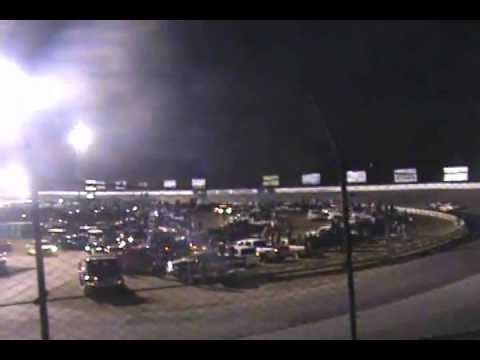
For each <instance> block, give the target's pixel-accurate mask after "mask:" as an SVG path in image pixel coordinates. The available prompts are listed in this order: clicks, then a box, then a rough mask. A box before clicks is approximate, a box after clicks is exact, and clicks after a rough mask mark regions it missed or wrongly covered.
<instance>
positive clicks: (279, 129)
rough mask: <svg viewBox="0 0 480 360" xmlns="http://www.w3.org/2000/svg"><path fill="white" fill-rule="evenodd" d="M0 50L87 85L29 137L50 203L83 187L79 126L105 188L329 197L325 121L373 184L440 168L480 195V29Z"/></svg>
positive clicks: (209, 29) (405, 25)
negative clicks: (264, 178)
mask: <svg viewBox="0 0 480 360" xmlns="http://www.w3.org/2000/svg"><path fill="white" fill-rule="evenodd" d="M0 47H1V49H2V53H3V54H4V55H6V56H9V57H10V58H13V59H15V60H16V61H17V62H18V63H19V64H21V65H22V66H23V67H24V68H25V69H26V70H27V71H29V72H32V73H41V72H42V71H45V70H46V69H47V70H49V71H54V70H55V69H59V70H58V71H65V73H68V74H75V76H74V77H73V79H75V80H70V81H75V82H77V81H78V84H79V85H81V89H82V90H81V93H80V95H79V97H78V99H77V100H76V101H75V103H74V104H73V105H72V104H69V105H68V106H63V107H60V108H58V109H53V110H52V111H51V112H50V113H48V114H45V116H44V117H43V118H42V119H41V120H38V121H37V122H36V126H37V127H38V131H37V134H41V135H40V136H38V139H37V140H36V143H35V145H36V146H38V148H39V149H41V150H39V151H38V159H39V163H41V164H42V174H43V177H44V181H45V183H48V184H49V185H48V186H47V187H51V188H54V187H57V188H58V187H61V186H64V185H65V186H66V184H71V183H74V182H75V181H76V176H77V175H76V174H77V173H78V172H77V168H78V166H80V165H79V164H80V161H79V160H78V159H76V158H75V155H74V153H73V152H72V150H71V149H69V148H68V145H67V144H66V143H65V141H63V140H62V139H63V138H64V137H65V133H66V131H68V128H70V127H71V126H72V124H73V123H74V122H75V121H74V120H75V119H79V118H81V119H83V120H84V121H85V122H86V123H88V124H89V125H90V126H92V128H94V129H95V132H96V134H97V135H96V142H95V144H94V146H92V148H91V149H90V151H89V152H88V156H87V157H86V158H85V159H82V160H81V166H83V170H82V171H83V173H84V174H87V176H88V177H94V178H103V179H106V180H114V179H128V180H131V181H141V180H147V181H150V182H151V183H158V184H160V183H161V180H162V179H165V178H176V179H177V180H178V181H179V183H180V185H181V186H182V187H189V181H190V178H191V177H193V176H205V177H206V178H207V180H208V183H209V186H210V187H230V186H234V187H244V186H245V187H252V186H258V185H259V184H260V178H261V175H262V174H268V173H277V174H280V175H281V183H282V185H299V184H300V175H301V173H302V172H321V173H322V178H323V180H324V182H325V183H327V184H333V183H335V181H336V177H335V171H336V169H335V163H334V158H333V155H332V151H331V148H330V146H329V142H328V139H327V137H326V134H325V129H324V127H323V120H325V121H327V122H328V123H329V125H330V127H331V128H332V130H333V132H334V134H335V135H336V136H337V137H338V139H339V142H340V143H341V144H342V146H343V148H344V151H345V156H346V158H347V162H348V164H349V167H350V168H352V169H367V170H368V172H369V173H368V174H369V182H370V183H386V182H391V177H392V170H393V168H399V167H417V168H418V170H419V180H420V181H438V180H441V172H442V167H443V166H446V165H467V166H470V168H471V178H472V179H477V180H478V179H480V151H478V150H477V144H479V143H480V139H479V138H480V131H479V130H480V126H479V124H478V119H479V116H480V93H479V84H480V71H479V67H480V23H478V22H474V21H472V22H467V21H418V20H417V21H345V20H342V21H326V20H323V21H107V22H103V21H69V22H64V21H61V22H60V21H53V22H43V21H42V22H31V21H27V22H12V21H0ZM52 69H53V70H52ZM70 79H72V77H70ZM309 98H312V99H313V101H314V102H315V103H316V104H317V105H318V108H319V112H318V113H317V112H316V111H315V110H314V107H313V106H312V105H311V101H310V100H309ZM320 117H322V118H323V120H322V119H320ZM12 156H13V157H15V156H19V154H18V151H11V150H3V151H2V155H1V157H2V160H5V159H8V158H10V157H12Z"/></svg>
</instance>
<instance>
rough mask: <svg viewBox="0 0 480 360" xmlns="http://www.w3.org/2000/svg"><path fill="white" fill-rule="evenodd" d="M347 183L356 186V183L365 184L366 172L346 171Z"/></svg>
mask: <svg viewBox="0 0 480 360" xmlns="http://www.w3.org/2000/svg"><path fill="white" fill-rule="evenodd" d="M347 182H348V183H349V184H358V183H366V182H367V172H366V171H363V170H360V171H353V170H349V171H347Z"/></svg>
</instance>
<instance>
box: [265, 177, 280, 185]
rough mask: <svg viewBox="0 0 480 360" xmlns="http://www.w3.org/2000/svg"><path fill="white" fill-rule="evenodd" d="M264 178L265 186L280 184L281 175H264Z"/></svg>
mask: <svg viewBox="0 0 480 360" xmlns="http://www.w3.org/2000/svg"><path fill="white" fill-rule="evenodd" d="M262 180H263V181H262V183H263V186H264V187H276V186H280V176H278V175H264V176H263V178H262Z"/></svg>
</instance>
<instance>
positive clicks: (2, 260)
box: [0, 252, 8, 275]
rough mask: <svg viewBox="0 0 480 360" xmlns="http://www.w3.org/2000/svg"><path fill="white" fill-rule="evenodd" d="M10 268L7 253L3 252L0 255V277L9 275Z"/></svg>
mask: <svg viewBox="0 0 480 360" xmlns="http://www.w3.org/2000/svg"><path fill="white" fill-rule="evenodd" d="M7 274H8V268H7V253H6V252H3V253H0V275H7Z"/></svg>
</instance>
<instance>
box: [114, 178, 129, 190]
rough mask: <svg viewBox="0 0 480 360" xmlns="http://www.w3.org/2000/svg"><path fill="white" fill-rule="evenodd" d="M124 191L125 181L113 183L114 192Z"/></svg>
mask: <svg viewBox="0 0 480 360" xmlns="http://www.w3.org/2000/svg"><path fill="white" fill-rule="evenodd" d="M126 189H127V181H126V180H119V181H115V190H126Z"/></svg>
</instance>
